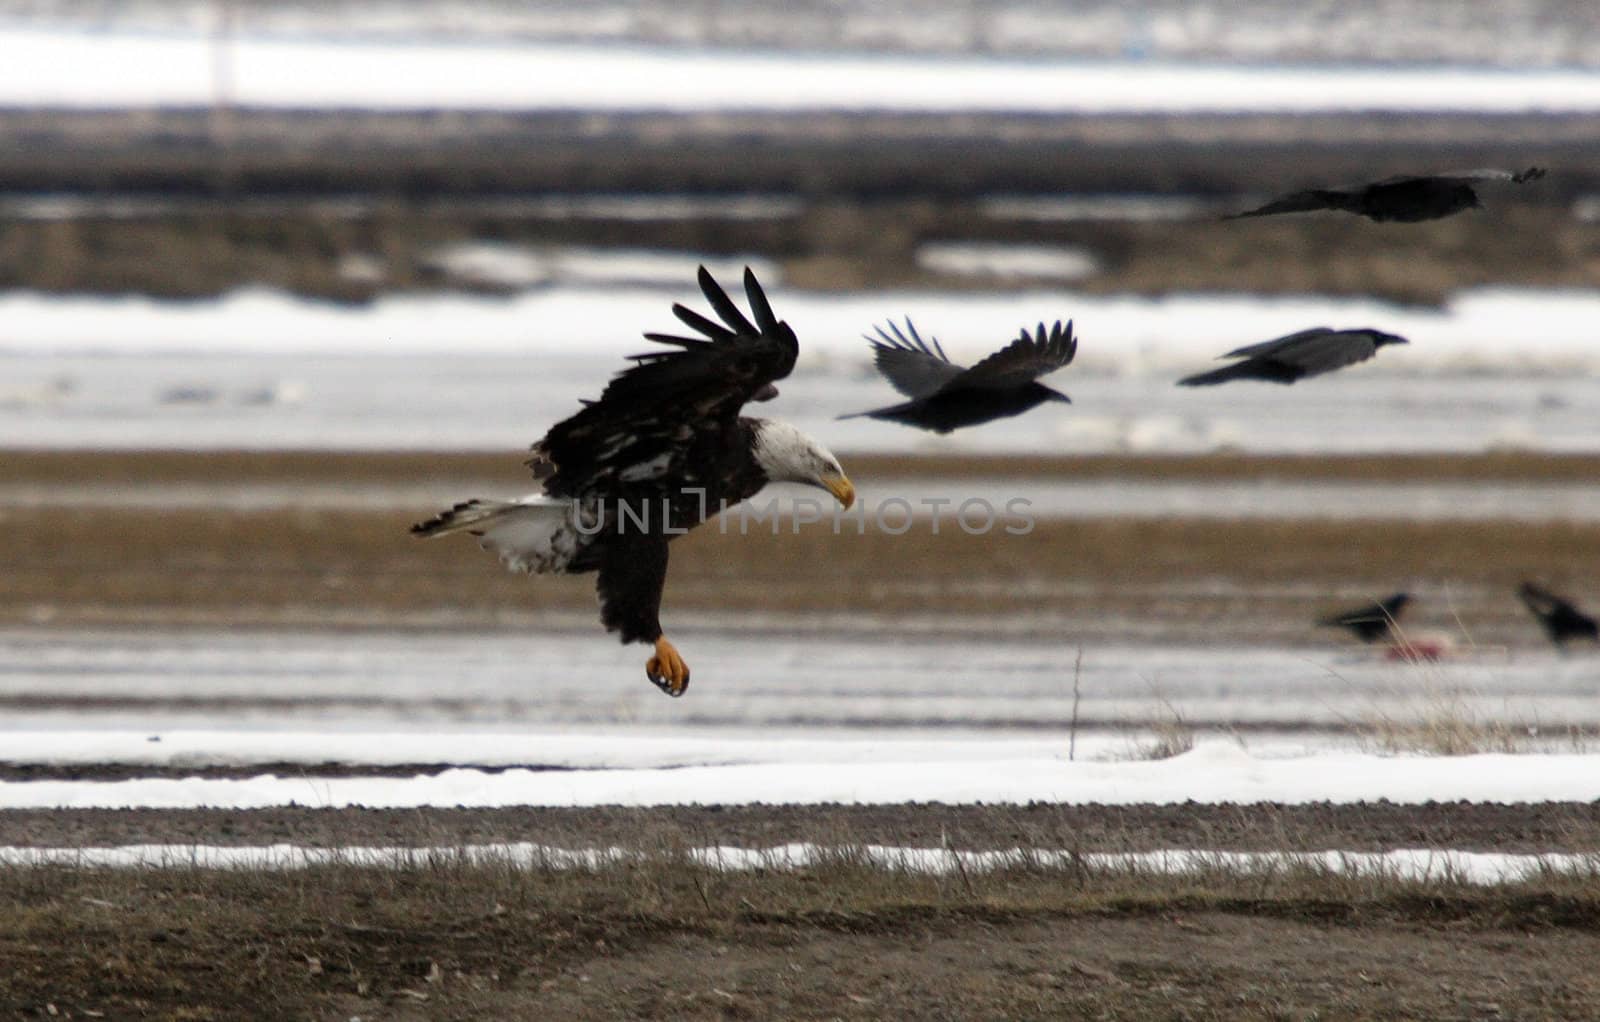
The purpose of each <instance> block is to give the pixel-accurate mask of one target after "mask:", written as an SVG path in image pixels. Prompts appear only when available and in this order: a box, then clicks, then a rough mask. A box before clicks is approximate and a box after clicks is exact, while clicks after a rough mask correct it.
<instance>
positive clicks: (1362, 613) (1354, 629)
mask: <svg viewBox="0 0 1600 1022" xmlns="http://www.w3.org/2000/svg"><path fill="white" fill-rule="evenodd" d="M1410 602H1411V594H1410V593H1395V594H1394V595H1393V596H1391V597H1389V598H1388V599H1387V600H1380V601H1378V602H1377V603H1370V604H1368V605H1367V606H1365V607H1358V608H1357V609H1355V610H1347V611H1345V612H1344V613H1343V614H1335V615H1333V616H1332V617H1325V618H1323V619H1321V620H1320V621H1318V622H1317V624H1319V625H1323V626H1325V627H1330V628H1346V629H1349V630H1350V632H1351V633H1352V634H1354V635H1355V637H1356V638H1358V639H1360V640H1361V641H1362V642H1377V641H1378V640H1379V639H1384V638H1388V637H1390V635H1391V634H1392V629H1393V628H1394V625H1395V622H1396V621H1397V620H1399V618H1400V614H1401V612H1402V611H1404V610H1405V609H1406V604H1408V603H1410Z"/></svg>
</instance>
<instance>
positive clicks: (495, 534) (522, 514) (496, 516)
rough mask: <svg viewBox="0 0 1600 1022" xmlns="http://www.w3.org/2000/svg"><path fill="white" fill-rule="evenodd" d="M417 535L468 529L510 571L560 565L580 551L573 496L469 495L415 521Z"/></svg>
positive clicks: (541, 569)
mask: <svg viewBox="0 0 1600 1022" xmlns="http://www.w3.org/2000/svg"><path fill="white" fill-rule="evenodd" d="M411 531H412V532H413V533H415V534H416V535H418V536H423V537H433V536H448V535H449V534H451V533H452V532H462V531H466V532H470V533H472V535H474V536H477V537H478V545H479V546H481V547H483V548H484V549H485V550H490V551H493V552H494V554H495V555H496V556H498V557H499V558H500V563H502V564H504V565H505V566H506V567H507V568H510V569H511V570H512V571H525V572H532V573H534V574H545V573H548V572H556V571H561V570H563V569H565V568H566V566H567V564H568V562H570V561H571V560H572V557H573V555H574V554H576V553H577V551H578V539H579V534H578V530H577V529H576V527H575V526H574V524H573V514H572V502H571V501H569V500H558V499H555V498H551V497H544V496H533V497H527V498H524V499H522V500H469V501H465V502H463V503H460V504H457V505H456V506H455V507H453V508H451V509H450V510H448V511H444V512H441V513H440V514H438V515H435V516H434V517H433V518H430V519H428V520H427V521H425V522H421V523H419V524H417V525H414V526H412V527H411Z"/></svg>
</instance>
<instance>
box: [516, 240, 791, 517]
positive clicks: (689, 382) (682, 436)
mask: <svg viewBox="0 0 1600 1022" xmlns="http://www.w3.org/2000/svg"><path fill="white" fill-rule="evenodd" d="M699 279H700V290H701V291H702V292H703V293H704V294H705V297H706V300H707V301H708V302H710V304H711V308H712V309H713V311H715V312H716V314H717V316H718V318H719V319H720V320H721V322H720V323H719V322H717V321H716V320H713V319H710V318H709V317H707V316H703V315H701V314H700V313H698V312H695V311H694V310H693V309H690V308H687V307H686V306H683V305H674V306H673V307H672V311H673V313H674V314H675V315H676V316H677V317H678V319H679V320H680V321H682V322H683V323H684V325H686V326H688V327H690V328H691V329H692V330H694V331H696V332H697V333H699V334H701V335H702V336H700V337H682V336H678V335H675V334H660V333H650V334H646V335H645V336H646V337H647V338H648V339H650V340H652V341H656V342H657V343H660V344H664V345H667V346H668V350H663V351H652V352H647V353H644V354H640V355H634V356H632V358H633V361H634V363H635V364H634V365H633V366H632V367H631V368H629V369H625V370H623V371H622V372H620V373H618V374H617V375H616V376H615V377H613V378H612V380H611V382H610V383H609V384H607V385H606V388H605V390H604V391H603V392H602V393H601V395H600V399H599V400H598V401H593V402H589V403H586V404H585V406H584V407H583V409H582V410H580V411H579V412H578V413H577V414H576V415H573V416H571V417H570V418H567V419H565V420H563V421H562V422H559V423H557V424H556V425H554V426H552V427H551V428H550V431H549V432H548V433H546V434H545V436H544V439H542V440H540V441H539V442H538V443H537V444H535V445H534V447H533V457H532V458H530V459H529V462H528V464H529V465H530V466H531V467H532V468H533V470H534V475H535V477H537V478H539V479H542V480H544V482H545V492H546V493H549V494H551V495H552V496H562V497H571V496H579V495H584V494H603V495H616V494H618V493H620V492H622V491H624V490H629V491H632V490H636V489H638V488H640V487H641V485H642V486H643V487H646V488H647V487H649V486H651V485H655V484H659V483H660V482H661V481H663V480H672V481H674V482H675V483H676V484H677V485H679V486H696V485H701V484H703V483H704V482H705V481H703V480H696V479H693V478H689V477H688V474H689V473H690V470H691V468H692V466H691V465H690V464H689V461H690V459H689V458H688V457H687V455H688V453H689V452H690V451H693V450H697V449H698V450H702V451H704V450H718V449H723V448H725V447H726V446H728V445H731V444H732V443H734V442H735V441H736V440H737V438H736V437H735V436H734V432H735V431H737V430H738V428H739V426H738V419H739V411H740V409H741V408H743V407H744V405H745V403H746V402H748V401H751V400H762V399H765V398H767V397H770V396H772V393H773V392H774V388H773V386H772V384H773V382H774V381H776V380H781V379H783V378H784V377H785V376H788V375H789V372H790V371H791V370H792V369H793V368H794V363H795V359H796V357H797V356H798V354H799V350H800V345H799V342H798V340H797V339H796V338H795V333H794V330H793V329H791V328H790V326H789V324H787V323H784V322H782V321H780V320H779V319H778V318H777V317H776V316H775V315H774V314H773V312H772V306H771V304H770V303H769V302H768V301H767V296H766V293H765V292H764V291H763V290H762V289H761V285H760V283H759V282H758V281H757V280H756V277H755V274H754V273H752V272H751V271H750V270H749V269H746V270H745V272H744V287H745V296H746V298H747V299H748V301H749V303H750V311H751V315H753V316H754V320H755V321H754V322H751V320H750V319H749V318H747V317H746V316H745V314H744V313H743V312H742V311H741V310H740V309H739V307H738V306H737V305H736V304H734V302H733V300H732V299H731V298H729V297H728V295H727V293H726V292H725V291H723V289H722V287H721V286H720V285H718V284H717V282H716V280H714V279H713V278H712V276H711V274H710V273H708V272H707V271H706V269H705V267H703V266H702V267H701V268H700V275H699ZM724 440H725V441H726V444H724V443H723V442H722V441H724Z"/></svg>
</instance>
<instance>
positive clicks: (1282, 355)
mask: <svg viewBox="0 0 1600 1022" xmlns="http://www.w3.org/2000/svg"><path fill="white" fill-rule="evenodd" d="M1377 351H1378V346H1377V344H1376V343H1374V341H1373V337H1372V334H1371V333H1369V332H1368V331H1366V330H1329V329H1328V328H1327V327H1317V328H1315V329H1312V330H1302V331H1300V332H1299V333H1294V334H1290V335H1288V336H1287V337H1280V338H1278V339H1277V340H1273V341H1264V342H1263V343H1261V344H1251V345H1247V346H1245V347H1243V348H1237V349H1235V350H1234V351H1231V352H1229V353H1228V354H1229V357H1242V358H1260V359H1268V360H1270V361H1273V362H1279V363H1282V364H1284V365H1288V366H1292V367H1294V368H1296V369H1300V370H1303V371H1304V374H1305V375H1306V376H1315V375H1317V374H1318V373H1327V372H1332V371H1333V370H1335V369H1342V368H1344V367H1345V366H1348V365H1355V364H1356V363H1357V362H1365V361H1366V360H1367V359H1369V358H1371V357H1372V356H1373V355H1375V354H1377Z"/></svg>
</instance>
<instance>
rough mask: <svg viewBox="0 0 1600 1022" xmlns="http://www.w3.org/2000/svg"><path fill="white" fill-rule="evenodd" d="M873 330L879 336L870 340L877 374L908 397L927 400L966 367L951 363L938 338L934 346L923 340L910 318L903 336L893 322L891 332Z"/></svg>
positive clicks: (932, 339) (891, 322)
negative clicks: (880, 374)
mask: <svg viewBox="0 0 1600 1022" xmlns="http://www.w3.org/2000/svg"><path fill="white" fill-rule="evenodd" d="M873 330H874V331H875V332H876V333H877V335H878V336H877V337H875V338H874V337H868V338H867V340H869V341H871V342H872V357H873V361H874V362H875V363H876V364H877V366H878V372H880V373H882V374H883V378H884V379H886V380H888V381H889V383H890V385H891V386H893V387H894V389H895V390H898V391H899V392H900V393H902V394H904V395H905V396H906V397H909V398H919V397H927V396H928V395H929V394H932V393H934V392H935V391H937V390H938V389H939V388H940V387H942V386H944V385H945V384H946V383H949V382H950V381H951V380H953V379H954V378H956V377H957V376H960V375H961V373H962V371H963V370H964V369H965V368H966V367H965V366H959V365H956V364H955V363H954V362H951V361H950V356H948V355H946V354H945V353H944V348H943V347H942V346H941V345H940V344H939V339H938V338H937V337H934V338H930V340H931V341H932V345H931V346H930V345H929V343H928V341H924V340H923V339H922V335H921V334H919V333H917V328H916V327H915V326H914V325H912V322H911V320H910V319H907V320H906V329H905V332H904V333H902V332H901V330H900V328H899V327H898V326H896V325H895V323H894V322H893V321H890V323H889V330H888V331H885V330H884V329H883V327H881V326H880V327H874V328H873ZM908 335H909V336H908Z"/></svg>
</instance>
